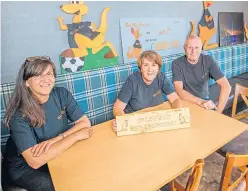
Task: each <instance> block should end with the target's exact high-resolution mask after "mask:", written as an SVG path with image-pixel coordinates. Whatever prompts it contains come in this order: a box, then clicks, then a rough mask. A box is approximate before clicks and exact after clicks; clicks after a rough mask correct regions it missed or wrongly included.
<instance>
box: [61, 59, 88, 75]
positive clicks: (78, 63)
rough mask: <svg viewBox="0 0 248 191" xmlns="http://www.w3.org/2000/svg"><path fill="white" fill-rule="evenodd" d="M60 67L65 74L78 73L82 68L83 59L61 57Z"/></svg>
mask: <svg viewBox="0 0 248 191" xmlns="http://www.w3.org/2000/svg"><path fill="white" fill-rule="evenodd" d="M61 65H62V67H63V68H64V69H65V71H67V72H78V71H80V70H81V69H82V68H83V66H84V57H75V58H69V57H61Z"/></svg>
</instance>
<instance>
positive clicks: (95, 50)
mask: <svg viewBox="0 0 248 191" xmlns="http://www.w3.org/2000/svg"><path fill="white" fill-rule="evenodd" d="M60 9H61V10H62V11H64V12H65V13H67V14H72V15H74V17H73V19H72V24H64V23H63V18H62V17H58V21H59V26H60V29H61V30H63V31H65V30H67V31H68V32H67V35H68V43H69V46H70V48H69V49H67V50H65V51H63V52H62V53H61V56H62V57H63V58H64V60H63V61H62V63H63V64H64V65H63V64H62V66H65V64H66V58H80V59H81V60H83V61H84V62H85V63H84V67H85V66H86V62H87V61H89V62H91V63H88V67H87V69H90V68H97V67H98V66H95V65H94V64H95V63H98V64H99V67H103V66H108V65H115V64H117V59H115V60H113V59H112V60H111V58H116V57H117V53H116V51H115V48H114V46H113V45H112V44H111V43H110V42H108V41H105V33H106V31H107V13H108V11H109V10H110V8H104V10H103V12H102V15H101V24H100V26H99V28H96V25H95V24H94V23H93V22H90V21H82V20H83V16H84V15H86V14H87V13H88V7H87V6H86V5H85V4H84V3H83V2H82V1H70V3H68V4H64V5H61V6H60ZM106 47H107V49H106ZM103 49H105V50H104V51H103ZM103 52H104V53H103ZM87 58H88V59H87ZM108 59H110V60H109V61H110V62H108ZM74 60H75V59H74ZM113 61H114V63H111V62H113ZM74 62H75V61H74ZM75 63H76V62H75ZM101 64H102V66H101ZM64 69H65V68H64ZM69 70H72V68H71V67H70V68H69V69H68V71H69Z"/></svg>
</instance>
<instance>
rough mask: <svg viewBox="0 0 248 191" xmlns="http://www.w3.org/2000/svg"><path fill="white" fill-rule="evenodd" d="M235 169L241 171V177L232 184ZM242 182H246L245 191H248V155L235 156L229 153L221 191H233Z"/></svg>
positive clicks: (223, 172) (224, 168)
mask: <svg viewBox="0 0 248 191" xmlns="http://www.w3.org/2000/svg"><path fill="white" fill-rule="evenodd" d="M234 167H236V168H238V169H239V170H240V171H241V175H240V177H239V178H238V179H237V180H236V181H234V182H233V183H232V184H230V180H231V175H232V171H233V168H234ZM242 181H246V190H245V191H248V155H235V154H233V153H227V154H226V159H225V163H224V167H223V171H222V177H221V183H220V191H231V190H233V189H234V188H236V187H237V186H238V185H239V184H240V183H241V182H242Z"/></svg>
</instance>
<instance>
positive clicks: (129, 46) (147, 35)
mask: <svg viewBox="0 0 248 191" xmlns="http://www.w3.org/2000/svg"><path fill="white" fill-rule="evenodd" d="M120 28H121V41H122V50H123V58H124V63H130V62H133V61H136V60H137V58H138V57H139V55H140V54H141V52H142V51H144V50H154V51H156V52H157V53H158V54H160V55H161V56H162V57H164V56H168V55H171V54H179V53H184V49H183V43H184V41H185V38H186V36H187V25H186V20H185V19H184V18H121V19H120Z"/></svg>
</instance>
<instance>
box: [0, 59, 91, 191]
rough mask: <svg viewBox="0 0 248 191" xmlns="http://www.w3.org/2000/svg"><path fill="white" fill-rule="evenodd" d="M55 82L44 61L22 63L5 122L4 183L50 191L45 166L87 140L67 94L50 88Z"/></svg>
mask: <svg viewBox="0 0 248 191" xmlns="http://www.w3.org/2000/svg"><path fill="white" fill-rule="evenodd" d="M55 76H56V73H55V66H54V64H53V62H52V61H51V60H50V58H49V57H44V56H41V57H40V56H36V57H30V58H27V59H26V61H25V62H24V64H23V65H22V66H21V69H20V71H19V73H18V77H17V81H16V87H15V90H14V93H13V96H12V98H11V100H10V103H9V105H8V108H7V110H6V115H5V118H4V124H5V125H6V126H7V127H9V128H10V138H9V140H8V142H7V146H6V156H5V157H4V165H5V167H6V169H7V172H8V176H9V178H10V179H11V180H12V181H13V182H14V183H15V184H17V185H18V186H21V187H23V188H25V189H27V190H29V191H32V190H34V191H41V190H42V191H43V190H44V191H52V190H54V187H53V184H52V180H51V177H50V174H49V170H48V167H47V164H46V163H47V162H48V161H50V160H51V159H53V158H55V157H57V156H58V155H60V154H61V153H63V152H64V151H65V150H67V149H68V148H69V147H70V146H72V145H73V144H74V143H76V142H77V141H80V140H83V139H88V138H90V137H91V135H92V128H91V124H90V121H89V119H88V118H87V117H86V115H84V113H83V111H82V110H81V109H80V107H79V105H78V104H77V102H76V100H75V99H74V98H73V96H72V94H71V93H70V92H69V91H68V90H67V89H65V88H63V87H54V83H55ZM68 119H69V120H70V121H72V122H73V123H74V126H72V127H70V126H69V125H68ZM68 162H70V161H68Z"/></svg>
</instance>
